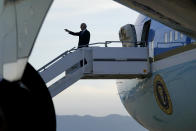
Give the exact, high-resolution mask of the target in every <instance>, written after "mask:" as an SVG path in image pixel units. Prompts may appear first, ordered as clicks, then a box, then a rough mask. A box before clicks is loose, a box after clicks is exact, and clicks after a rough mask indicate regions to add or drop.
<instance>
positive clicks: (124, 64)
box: [38, 47, 150, 97]
mask: <svg viewBox="0 0 196 131" xmlns="http://www.w3.org/2000/svg"><path fill="white" fill-rule="evenodd" d="M148 56H149V55H148V48H147V47H83V48H79V49H77V50H76V49H75V48H72V49H71V50H69V51H67V52H65V53H63V54H62V55H60V56H58V57H57V58H55V59H54V60H52V61H51V62H49V63H48V64H47V65H45V66H43V67H42V68H40V69H39V70H38V72H39V73H40V75H41V77H42V78H43V80H44V81H45V83H47V86H48V88H49V91H50V93H51V96H52V97H54V96H56V95H57V94H59V93H60V92H61V91H63V90H64V89H66V88H67V87H69V86H70V85H72V84H73V83H75V82H77V81H78V80H80V79H132V78H145V77H147V75H148V74H150V63H149V60H148Z"/></svg>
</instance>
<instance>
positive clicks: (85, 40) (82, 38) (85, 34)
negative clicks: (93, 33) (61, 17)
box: [65, 23, 90, 48]
mask: <svg viewBox="0 0 196 131" xmlns="http://www.w3.org/2000/svg"><path fill="white" fill-rule="evenodd" d="M80 28H81V31H80V32H72V31H70V30H68V29H65V31H66V32H68V33H69V34H71V35H75V36H79V42H78V48H82V47H88V44H89V41H90V32H89V31H88V30H87V29H86V28H87V25H86V24H85V23H82V24H81V25H80Z"/></svg>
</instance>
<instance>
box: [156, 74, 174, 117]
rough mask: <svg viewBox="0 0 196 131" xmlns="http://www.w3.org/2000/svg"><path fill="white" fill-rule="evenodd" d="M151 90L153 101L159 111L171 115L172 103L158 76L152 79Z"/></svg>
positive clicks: (162, 81) (164, 85) (161, 79)
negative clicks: (153, 96) (152, 91)
mask: <svg viewBox="0 0 196 131" xmlns="http://www.w3.org/2000/svg"><path fill="white" fill-rule="evenodd" d="M153 88H154V95H155V99H156V102H157V104H158V105H159V107H160V109H161V110H162V111H163V112H165V113H166V114H167V115H171V114H172V112H173V110H172V102H171V99H170V96H169V92H168V90H167V87H166V84H165V82H164V80H163V78H162V77H161V76H160V75H159V74H158V75H156V76H155V77H154V81H153Z"/></svg>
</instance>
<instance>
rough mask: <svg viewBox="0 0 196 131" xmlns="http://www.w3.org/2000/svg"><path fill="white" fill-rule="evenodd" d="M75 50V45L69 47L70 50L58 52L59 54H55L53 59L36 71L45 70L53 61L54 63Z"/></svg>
mask: <svg viewBox="0 0 196 131" xmlns="http://www.w3.org/2000/svg"><path fill="white" fill-rule="evenodd" d="M75 50H77V49H76V47H73V48H71V49H70V50H67V51H65V52H64V53H62V54H60V55H59V56H57V57H56V58H55V59H53V60H52V61H50V62H49V63H48V64H46V65H44V66H43V67H41V68H40V69H38V70H37V71H38V72H43V71H44V70H46V69H47V68H48V67H50V66H51V65H53V64H54V63H56V62H57V61H59V60H60V59H62V58H63V57H64V56H65V55H67V54H69V53H72V51H75Z"/></svg>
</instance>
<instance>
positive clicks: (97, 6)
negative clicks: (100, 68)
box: [29, 0, 138, 116]
mask: <svg viewBox="0 0 196 131" xmlns="http://www.w3.org/2000/svg"><path fill="white" fill-rule="evenodd" d="M137 16H138V13H137V12H135V11H133V10H131V9H129V8H127V7H125V6H122V5H120V4H118V3H116V2H114V1H112V0H82V1H81V0H54V3H53V4H52V6H51V8H50V10H49V12H48V14H47V16H46V19H45V21H44V23H43V26H42V28H41V31H40V33H39V35H38V38H37V40H36V43H35V46H34V49H33V52H32V54H31V57H30V59H29V62H30V63H31V64H32V65H33V66H34V67H35V69H39V68H40V67H42V66H43V65H45V64H47V63H48V62H49V61H50V60H52V59H54V58H55V57H57V56H58V55H60V54H61V53H63V52H65V51H66V50H69V49H70V48H72V47H74V46H77V43H78V37H75V36H71V35H69V34H68V33H66V32H65V31H64V29H65V28H66V29H69V30H72V31H75V32H77V31H80V24H81V23H83V22H84V23H86V24H87V29H88V30H89V31H90V33H91V40H90V43H96V42H104V41H109V40H112V41H119V36H118V32H119V29H120V27H122V26H124V25H126V24H134V23H135V20H136V18H137ZM113 46H121V45H120V44H116V45H113ZM53 102H54V105H55V110H56V114H57V115H93V116H106V115H109V114H120V115H128V113H127V111H126V110H125V108H124V106H123V105H122V103H121V101H120V98H119V95H118V91H117V88H116V82H115V80H79V81H78V82H76V83H75V84H73V85H72V86H70V87H69V88H68V89H66V90H64V91H63V92H61V93H60V94H59V95H57V96H56V97H54V98H53Z"/></svg>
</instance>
